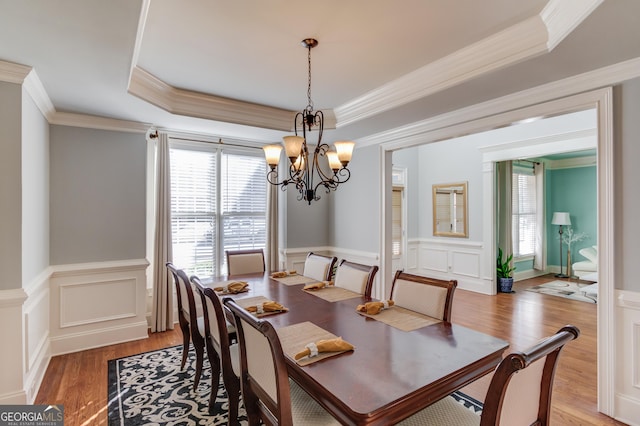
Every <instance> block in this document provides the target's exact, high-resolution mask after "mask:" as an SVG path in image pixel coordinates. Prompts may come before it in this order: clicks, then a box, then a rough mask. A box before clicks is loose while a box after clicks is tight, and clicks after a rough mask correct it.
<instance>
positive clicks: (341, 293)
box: [302, 286, 362, 302]
mask: <svg viewBox="0 0 640 426" xmlns="http://www.w3.org/2000/svg"><path fill="white" fill-rule="evenodd" d="M302 291H304V292H305V293H309V294H313V295H314V296H317V297H319V298H320V299H324V300H326V301H327V302H338V301H340V300H347V299H353V298H354V297H362V295H361V294H360V293H356V292H355V291H351V290H347V289H346V288H342V287H336V286H328V287H325V288H321V289H320V290H302Z"/></svg>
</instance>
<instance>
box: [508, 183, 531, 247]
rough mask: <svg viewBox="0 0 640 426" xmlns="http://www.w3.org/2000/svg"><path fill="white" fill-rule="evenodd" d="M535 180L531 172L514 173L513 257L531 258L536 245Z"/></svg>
mask: <svg viewBox="0 0 640 426" xmlns="http://www.w3.org/2000/svg"><path fill="white" fill-rule="evenodd" d="M536 205H537V203H536V179H535V176H534V175H533V171H531V172H522V171H518V172H514V173H513V185H512V215H513V216H512V222H511V223H512V237H513V255H514V257H523V256H532V255H533V254H534V253H535V244H536V222H537V220H536Z"/></svg>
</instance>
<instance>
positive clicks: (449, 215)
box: [433, 182, 469, 238]
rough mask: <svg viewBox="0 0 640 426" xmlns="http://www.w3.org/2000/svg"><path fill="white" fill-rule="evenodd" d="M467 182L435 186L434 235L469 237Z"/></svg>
mask: <svg viewBox="0 0 640 426" xmlns="http://www.w3.org/2000/svg"><path fill="white" fill-rule="evenodd" d="M467 192H468V190H467V182H458V183H443V184H439V185H433V235H436V236H441V237H460V238H467V237H469V214H468V211H467V206H468V202H467Z"/></svg>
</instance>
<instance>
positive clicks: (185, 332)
mask: <svg viewBox="0 0 640 426" xmlns="http://www.w3.org/2000/svg"><path fill="white" fill-rule="evenodd" d="M166 266H167V269H168V270H169V272H171V275H172V276H173V283H174V284H175V287H176V297H177V298H178V323H179V324H180V329H181V330H182V362H181V363H180V369H181V370H182V369H183V368H184V364H185V363H186V362H187V356H188V355H189V343H190V342H191V327H190V326H189V320H188V319H187V318H186V317H185V316H184V312H183V311H182V291H181V290H180V282H179V281H178V268H176V267H175V265H173V264H172V263H171V262H167V264H166Z"/></svg>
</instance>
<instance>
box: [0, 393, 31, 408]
mask: <svg viewBox="0 0 640 426" xmlns="http://www.w3.org/2000/svg"><path fill="white" fill-rule="evenodd" d="M25 404H27V393H26V392H24V391H19V392H12V393H6V394H4V395H0V405H25Z"/></svg>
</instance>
